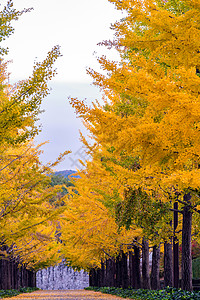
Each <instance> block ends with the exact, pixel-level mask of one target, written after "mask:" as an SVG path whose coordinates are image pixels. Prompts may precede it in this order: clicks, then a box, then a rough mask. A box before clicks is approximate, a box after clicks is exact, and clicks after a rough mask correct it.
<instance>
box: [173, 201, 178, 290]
mask: <svg viewBox="0 0 200 300" xmlns="http://www.w3.org/2000/svg"><path fill="white" fill-rule="evenodd" d="M174 210H175V211H174V237H173V270H174V272H173V275H174V276H173V277H174V278H173V286H174V287H175V288H179V243H178V239H177V236H176V229H177V226H178V211H177V210H178V202H175V203H174Z"/></svg>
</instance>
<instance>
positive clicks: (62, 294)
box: [5, 290, 128, 300]
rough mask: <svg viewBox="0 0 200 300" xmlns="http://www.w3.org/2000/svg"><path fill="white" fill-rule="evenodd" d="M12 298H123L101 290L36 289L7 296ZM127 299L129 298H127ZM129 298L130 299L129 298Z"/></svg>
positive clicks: (92, 299) (23, 299) (13, 299)
mask: <svg viewBox="0 0 200 300" xmlns="http://www.w3.org/2000/svg"><path fill="white" fill-rule="evenodd" d="M6 299H12V300H15V299H16V300H20V299H21V300H31V299H37V300H43V299H45V300H101V299H102V300H106V299H113V300H122V299H123V298H121V297H117V296H111V295H108V294H102V293H99V292H93V291H85V290H65V291H64V290H59V291H36V292H33V293H24V294H20V295H18V296H16V297H12V298H5V300H6ZM126 299H127V298H126ZM127 300H128V299H127Z"/></svg>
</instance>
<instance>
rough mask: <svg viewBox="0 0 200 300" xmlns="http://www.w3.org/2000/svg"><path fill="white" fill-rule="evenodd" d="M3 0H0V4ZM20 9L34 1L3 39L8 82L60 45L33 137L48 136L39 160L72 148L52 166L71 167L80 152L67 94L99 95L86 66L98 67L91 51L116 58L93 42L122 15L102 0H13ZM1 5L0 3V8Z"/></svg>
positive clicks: (107, 34)
mask: <svg viewBox="0 0 200 300" xmlns="http://www.w3.org/2000/svg"><path fill="white" fill-rule="evenodd" d="M6 2H7V1H4V0H3V1H1V4H2V6H3V5H4V4H5V3H6ZM13 2H14V7H15V8H17V9H19V10H21V9H23V8H28V7H33V8H34V10H33V11H32V12H30V13H27V14H24V15H23V16H22V17H21V18H20V20H18V21H17V22H15V23H13V25H14V27H15V33H14V35H13V36H11V37H10V38H9V39H7V40H6V42H5V45H7V46H8V47H9V49H10V51H9V56H8V57H7V58H8V59H10V60H12V63H10V66H9V71H10V72H11V75H10V80H11V82H13V81H17V80H21V79H25V78H26V77H28V76H29V75H30V74H31V73H32V67H33V64H34V61H35V60H38V61H42V60H43V59H44V58H45V57H46V54H47V52H48V51H49V50H51V49H52V47H53V46H54V45H57V44H59V45H60V46H61V52H62V55H63V56H62V57H61V58H59V59H58V61H57V63H56V68H57V72H58V74H57V76H56V78H54V79H53V81H52V82H51V83H50V86H51V87H52V92H51V95H49V96H48V97H47V99H45V101H44V104H43V108H44V109H45V113H43V115H41V122H40V123H42V127H43V130H42V133H40V135H39V137H37V139H36V140H37V142H42V141H46V140H49V144H48V145H47V146H44V147H43V149H44V154H43V155H42V157H41V158H42V160H43V161H44V162H47V161H53V160H55V159H56V157H57V156H58V155H59V153H60V152H63V151H65V150H72V154H71V155H69V157H67V158H66V159H65V161H64V162H63V163H62V164H60V166H59V167H57V169H58V170H64V169H75V168H76V167H78V166H79V164H78V162H77V160H78V159H79V158H83V154H82V150H81V143H80V141H79V129H81V130H83V126H82V125H81V121H80V120H79V119H77V118H76V116H75V113H74V111H73V109H72V108H71V107H70V105H69V103H68V100H67V98H68V96H72V97H78V98H80V99H85V98H87V99H88V100H93V99H95V98H97V99H100V97H101V95H100V93H99V91H98V89H97V88H95V87H94V86H91V83H92V79H91V78H90V77H89V76H88V75H87V74H86V68H87V67H92V68H94V69H95V70H99V66H98V63H97V62H96V57H97V56H101V55H102V54H106V55H108V56H109V57H111V58H112V59H117V56H116V54H115V53H114V51H111V52H110V51H108V50H106V49H105V48H104V47H99V46H97V43H99V42H101V41H102V40H106V39H112V37H113V31H112V30H110V24H111V23H114V22H115V21H116V20H118V19H120V17H121V16H122V15H121V13H120V12H118V11H117V10H116V9H115V8H114V5H112V4H111V3H109V2H108V1H107V0H73V1H72V0H56V1H55V0H13ZM2 6H1V8H2Z"/></svg>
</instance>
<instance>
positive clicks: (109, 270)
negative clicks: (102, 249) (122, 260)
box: [106, 258, 115, 286]
mask: <svg viewBox="0 0 200 300" xmlns="http://www.w3.org/2000/svg"><path fill="white" fill-rule="evenodd" d="M106 286H115V265H114V262H113V260H112V259H110V258H109V259H107V260H106Z"/></svg>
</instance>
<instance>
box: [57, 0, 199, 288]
mask: <svg viewBox="0 0 200 300" xmlns="http://www.w3.org/2000/svg"><path fill="white" fill-rule="evenodd" d="M109 2H111V3H114V4H115V6H116V8H117V9H118V10H122V11H124V12H125V13H124V16H125V17H124V18H123V19H121V20H120V21H118V22H116V23H115V24H114V25H113V26H112V28H113V29H114V30H115V39H114V41H104V42H103V43H102V45H104V46H107V47H114V48H115V49H116V50H117V51H118V52H119V54H120V61H119V62H115V61H111V60H108V59H107V58H106V57H104V56H103V57H100V58H99V59H98V60H99V63H100V66H101V68H102V70H103V74H101V73H98V72H96V71H95V70H92V69H88V73H89V74H90V75H91V76H92V78H93V80H94V84H95V85H97V86H98V87H100V89H101V91H102V92H103V104H101V103H100V102H98V101H94V102H93V103H92V105H91V106H88V105H87V104H86V103H85V102H84V101H80V100H78V99H76V98H73V99H71V104H72V106H73V107H74V108H75V110H76V113H77V115H78V116H79V117H81V118H82V120H83V122H84V124H85V126H86V128H87V129H88V131H89V140H87V139H86V138H85V137H83V136H81V138H82V141H83V144H84V146H85V148H86V151H87V153H88V154H89V155H90V158H91V159H90V160H89V161H87V162H86V163H85V164H84V170H83V171H81V172H79V175H80V178H77V179H74V180H73V181H74V185H75V188H74V189H73V188H72V190H71V194H70V196H69V199H68V200H67V207H66V210H65V211H64V213H63V218H62V220H61V224H62V226H61V231H62V240H63V245H62V247H63V253H64V254H65V256H66V258H67V260H68V261H69V262H70V263H71V265H72V266H76V267H84V268H87V269H91V268H101V264H102V263H105V262H106V260H108V259H111V260H112V261H116V259H117V257H118V256H119V254H120V253H122V252H123V253H130V252H133V255H134V247H136V246H141V248H143V247H142V241H144V242H145V243H147V244H149V246H150V247H151V249H152V250H153V265H152V274H151V275H152V277H154V278H156V280H157V285H156V284H155V285H152V288H159V279H158V274H159V257H160V255H159V253H160V250H161V252H162V253H164V276H165V284H166V285H170V286H173V285H174V286H178V280H179V273H178V272H179V261H178V248H179V246H178V243H179V244H181V247H182V257H181V278H182V289H185V290H192V256H191V237H192V236H193V239H196V240H197V241H199V225H200V224H199V222H200V218H199V213H200V209H199V205H200V200H199V199H200V198H199V187H200V181H199V178H200V169H199V166H200V152H199V151H200V144H199V141H200V139H199V137H200V131H199V125H200V98H199V95H200V77H199V59H200V27H199V24H200V22H199V21H200V1H199V0H165V1H164V0H154V1H153V0H143V1H137V0H123V1H120V0H109ZM172 245H173V247H172ZM147 249H148V246H147ZM152 250H151V251H152ZM172 251H173V253H174V254H173V255H172ZM142 257H143V259H144V260H145V255H144V254H143V256H142ZM146 257H147V256H146ZM173 259H174V263H173ZM145 268H146V270H147V271H146V275H145V273H144V274H143V282H149V281H145V280H146V278H145V276H147V277H148V276H149V272H148V262H144V269H145ZM143 286H144V287H148V288H149V287H150V285H149V283H145V284H143Z"/></svg>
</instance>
